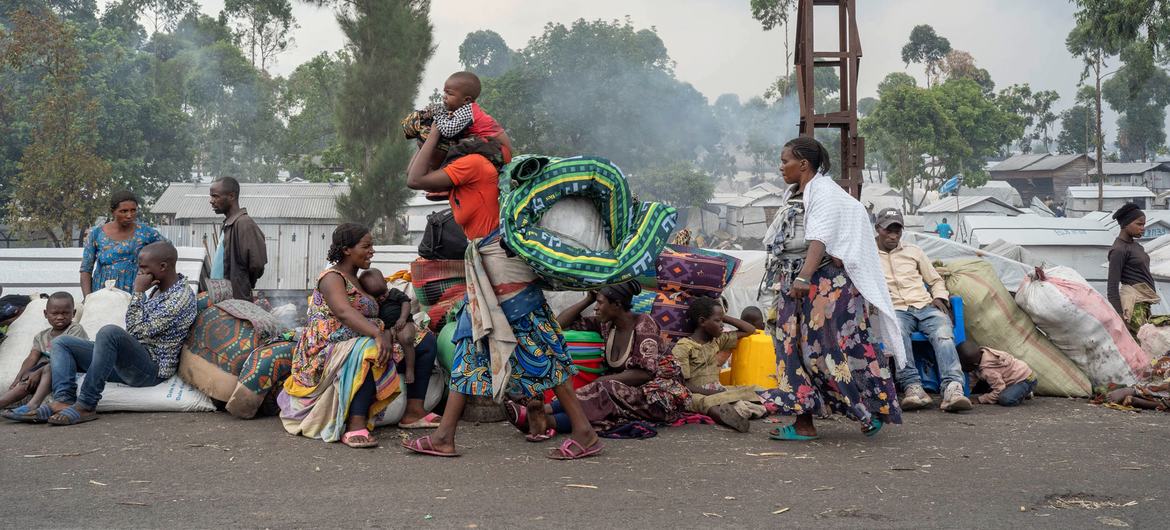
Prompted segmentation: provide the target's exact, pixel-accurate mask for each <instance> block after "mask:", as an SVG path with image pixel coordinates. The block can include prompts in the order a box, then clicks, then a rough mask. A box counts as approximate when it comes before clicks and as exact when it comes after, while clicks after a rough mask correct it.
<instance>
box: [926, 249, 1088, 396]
mask: <svg viewBox="0 0 1170 530" xmlns="http://www.w3.org/2000/svg"><path fill="white" fill-rule="evenodd" d="M938 269H939V273H940V274H942V276H943V278H945V279H946V284H947V290H948V291H950V292H951V294H955V295H959V296H960V297H962V298H963V311H964V316H965V318H966V331H967V337H968V338H969V339H970V340H974V341H975V343H976V344H978V345H980V346H983V347H987V348H993V349H996V350H1001V351H1006V352H1009V353H1011V354H1012V355H1014V356H1016V358H1018V359H1020V360H1022V361H1024V362H1025V363H1028V366H1030V367H1032V371H1033V372H1034V373H1035V374H1036V379H1037V385H1036V393H1037V394H1039V395H1045V396H1059V397H1088V396H1089V394H1090V392H1091V391H1092V385H1090V383H1089V379H1088V378H1087V377H1085V374H1084V372H1082V371H1081V369H1080V368H1078V367H1077V365H1076V364H1074V363H1073V362H1072V361H1071V360H1069V358H1068V357H1066V356H1065V355H1064V354H1063V353H1061V351H1060V350H1059V349H1058V348H1057V347H1056V346H1055V345H1053V344H1052V341H1050V340H1048V337H1045V336H1044V334H1042V333H1040V330H1038V329H1036V324H1035V323H1034V322H1033V321H1032V318H1031V317H1029V316H1028V314H1027V313H1025V312H1024V311H1023V310H1022V309H1020V306H1018V305H1016V302H1015V300H1014V299H1013V298H1012V295H1011V294H1009V293H1008V291H1007V288H1005V287H1004V286H1003V283H1001V282H1000V281H999V277H998V276H997V275H996V272H995V269H993V268H992V267H991V264H989V263H987V262H986V261H984V260H982V259H979V258H967V259H957V260H953V261H948V262H947V263H946V265H944V266H942V267H939V268H938Z"/></svg>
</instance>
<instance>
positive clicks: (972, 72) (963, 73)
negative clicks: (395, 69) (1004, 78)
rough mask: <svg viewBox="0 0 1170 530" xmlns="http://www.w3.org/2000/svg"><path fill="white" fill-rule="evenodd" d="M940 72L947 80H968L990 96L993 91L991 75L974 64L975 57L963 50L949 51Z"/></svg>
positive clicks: (993, 85) (993, 83) (993, 84)
mask: <svg viewBox="0 0 1170 530" xmlns="http://www.w3.org/2000/svg"><path fill="white" fill-rule="evenodd" d="M940 70H941V72H942V74H943V75H945V76H946V78H947V79H970V80H972V81H974V82H976V83H978V84H979V86H980V87H981V88H983V91H984V92H986V93H987V94H988V95H990V94H991V93H992V92H993V91H994V90H995V81H992V80H991V74H990V73H988V72H987V70H985V69H983V68H979V66H978V65H976V64H975V57H974V56H972V55H971V54H970V53H968V52H965V51H963V50H951V51H950V52H947V55H946V57H944V58H943V62H942V65H941V66H940Z"/></svg>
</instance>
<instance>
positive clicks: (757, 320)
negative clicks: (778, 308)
mask: <svg viewBox="0 0 1170 530" xmlns="http://www.w3.org/2000/svg"><path fill="white" fill-rule="evenodd" d="M739 319H740V320H742V321H744V322H747V323H748V324H751V325H752V326H754V327H755V328H756V329H761V330H762V329H764V328H765V327H767V326H766V325H765V323H764V312H763V311H760V308H758V307H756V306H754V305H752V306H747V307H745V308H743V311H742V312H740V314H739Z"/></svg>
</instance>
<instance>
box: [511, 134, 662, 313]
mask: <svg viewBox="0 0 1170 530" xmlns="http://www.w3.org/2000/svg"><path fill="white" fill-rule="evenodd" d="M542 164H543V165H542ZM537 168H539V169H537ZM534 172H535V173H534ZM501 176H502V177H503V178H501V179H500V180H501V192H502V194H501V206H500V218H501V219H500V221H501V228H502V232H503V237H504V242H505V244H506V245H507V246H508V248H509V249H511V250H512V251H513V252H515V253H516V254H517V255H519V256H520V257H521V258H522V259H524V261H526V262H527V263H528V264H529V265H530V266H532V268H533V270H535V271H536V273H537V274H539V275H540V277H541V278H543V279H544V280H545V281H546V282H548V283H549V284H550V286H551V287H552V288H553V289H563V290H576V291H584V290H592V289H597V288H600V287H603V286H606V285H614V284H619V283H622V282H625V281H628V280H630V279H633V278H635V277H637V276H639V275H644V274H650V275H653V274H654V269H655V265H656V262H657V258H658V254H659V253H660V252H662V249H663V248H664V247H665V246H666V244H667V242H668V238H669V237H670V233H671V232H672V231H673V230H674V227H675V224H676V223H677V217H678V214H677V211H676V210H675V209H674V208H672V207H670V206H666V205H664V204H659V203H655V202H639V201H637V200H636V199H634V197H633V194H632V193H630V188H629V184H628V183H627V182H626V177H625V175H623V174H622V171H621V169H619V168H618V167H617V166H616V165H614V164H613V163H612V162H610V161H609V160H606V159H604V158H599V157H573V158H552V157H540V156H519V157H516V159H515V160H513V161H512V163H511V164H509V165H507V166H505V167H504V169H503V170H502V171H501ZM566 197H585V198H588V199H590V200H591V201H593V204H595V205H596V206H597V208H598V213H599V215H600V217H601V220H602V223H603V224H604V228H605V233H606V235H607V236H608V238H609V243H610V245H611V247H612V248H613V250H606V251H597V250H591V249H587V248H581V247H575V246H572V245H569V244H567V243H565V242H564V241H562V240H561V238H560V236H558V235H557V234H555V233H552V232H549V231H547V230H545V229H543V228H541V227H540V226H539V223H540V219H541V217H542V216H543V215H544V214H545V213H546V212H547V211H548V210H549V209H550V208H552V206H553V204H556V202H557V201H559V200H561V199H564V198H566Z"/></svg>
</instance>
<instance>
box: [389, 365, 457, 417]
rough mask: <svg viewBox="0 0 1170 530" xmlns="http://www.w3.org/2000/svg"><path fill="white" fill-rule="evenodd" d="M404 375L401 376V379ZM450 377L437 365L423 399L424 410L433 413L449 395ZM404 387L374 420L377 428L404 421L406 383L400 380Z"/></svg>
mask: <svg viewBox="0 0 1170 530" xmlns="http://www.w3.org/2000/svg"><path fill="white" fill-rule="evenodd" d="M401 377H402V374H399V378H401ZM448 377H449V375H448V374H446V373H444V372H443V367H442V366H439V364H438V363H435V371H433V372H431V380H430V383H429V384H428V385H427V395H426V397H424V398H423V410H426V411H427V412H433V411H432V409H434V408H435V405H438V404H439V400H441V399H443V395H444V394H446V393H447V379H448ZM399 383H400V384H401V385H402V392H400V393H399V394H398V396H397V397H395V398H394V401H391V402H390V405H388V406H387V407H386V410H384V411H382V414H380V415H378V416H377V417H375V418H374V426H375V427H385V426H387V425H389V426H394V425H398V422H399V421H400V420H402V415H403V414H405V413H406V382H405V381H402V380H401V379H400V380H399ZM439 412H440V413H442V412H443V411H439Z"/></svg>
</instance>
